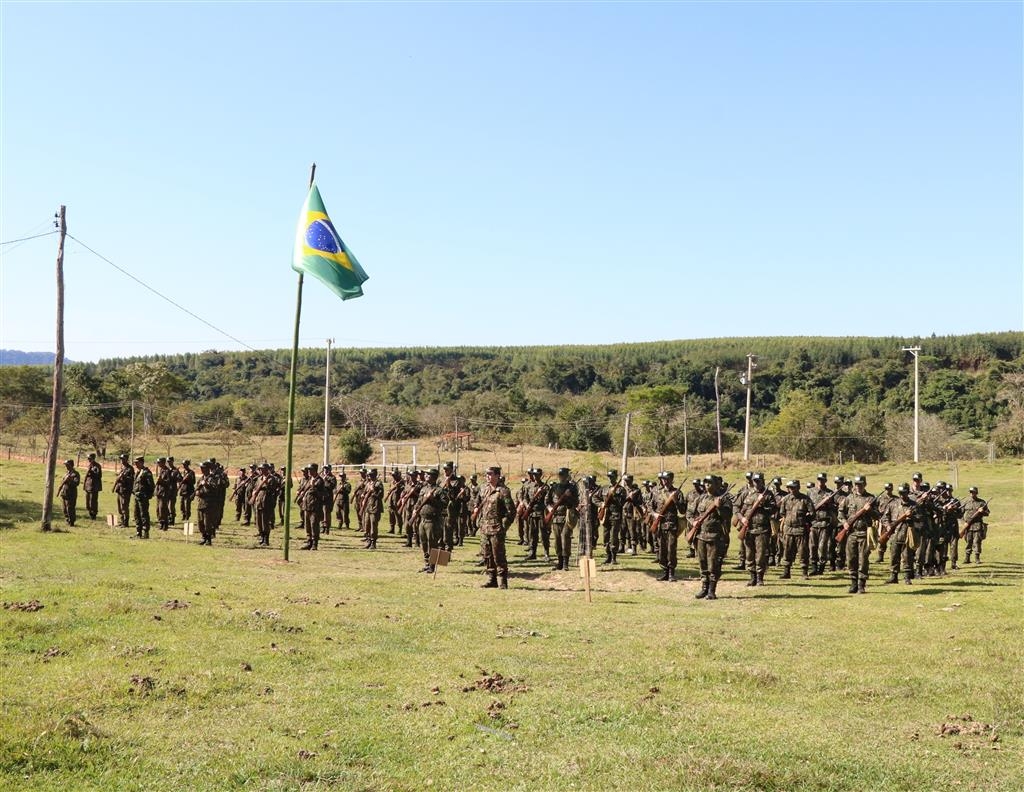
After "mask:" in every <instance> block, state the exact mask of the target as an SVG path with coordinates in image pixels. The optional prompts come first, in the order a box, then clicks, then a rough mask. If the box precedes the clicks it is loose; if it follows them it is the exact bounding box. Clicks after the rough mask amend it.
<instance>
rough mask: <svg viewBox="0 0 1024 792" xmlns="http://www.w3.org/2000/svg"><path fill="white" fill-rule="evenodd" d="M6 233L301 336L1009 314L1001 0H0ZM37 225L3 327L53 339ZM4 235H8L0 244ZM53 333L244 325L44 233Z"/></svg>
mask: <svg viewBox="0 0 1024 792" xmlns="http://www.w3.org/2000/svg"><path fill="white" fill-rule="evenodd" d="M0 8H2V10H0V13H2V38H0V52H2V54H0V59H2V62H0V66H2V106H0V113H2V118H0V121H2V130H0V143H2V150H0V157H2V160H0V225H2V228H0V236H2V238H3V240H8V239H12V238H16V237H19V236H22V235H24V234H26V233H30V232H32V231H37V230H41V229H45V228H46V223H47V221H48V220H49V219H50V218H51V216H52V214H53V212H54V210H55V208H56V206H57V205H58V204H59V203H65V204H66V205H67V207H68V218H69V230H70V232H71V233H72V234H74V235H75V236H77V237H78V238H80V239H81V240H82V241H83V242H85V243H87V244H89V245H90V246H92V247H94V248H96V249H97V250H99V251H100V252H101V253H103V254H104V255H106V256H108V257H109V258H110V259H112V260H113V261H115V262H116V263H117V264H119V265H120V266H122V267H124V268H126V269H128V270H130V271H132V272H133V273H135V274H136V275H137V276H138V277H140V278H141V279H143V280H144V281H146V282H147V283H149V284H150V285H152V286H154V287H156V288H158V289H160V290H161V291H163V292H164V293H166V294H167V295H168V296H170V297H171V298H173V299H175V300H176V301H178V302H180V303H182V304H183V305H185V306H187V307H188V308H189V309H191V310H193V311H195V312H196V313H197V314H199V315H201V316H203V317H204V318H207V319H209V320H210V321H211V322H213V323H214V324H216V325H218V326H219V327H221V328H223V329H225V330H227V331H228V332H230V333H231V334H233V335H235V336H237V337H239V338H241V339H243V340H244V341H246V342H247V343H249V344H251V345H252V346H255V347H259V348H264V347H287V346H289V345H290V343H291V331H292V322H293V311H294V292H295V280H296V276H295V273H293V272H292V270H291V269H290V267H289V262H290V255H291V244H292V237H293V234H294V228H295V222H296V219H297V216H298V211H299V208H300V206H301V204H302V202H303V199H304V197H305V191H306V180H307V178H308V168H309V164H310V162H312V161H314V160H315V161H316V162H317V164H318V171H317V173H318V177H317V183H318V184H319V186H320V190H321V192H322V193H323V196H324V200H325V202H326V204H327V208H328V211H329V212H330V214H331V216H332V218H333V220H334V223H335V225H336V226H337V227H338V229H339V231H340V232H341V234H342V236H343V237H344V239H345V241H346V242H347V243H348V245H349V247H350V248H352V250H353V251H354V252H355V254H356V255H357V256H358V257H359V259H360V261H361V262H362V264H363V266H364V268H365V269H366V270H367V272H368V273H369V275H370V281H369V282H368V283H367V284H366V285H365V293H366V296H365V297H363V298H362V299H358V300H350V301H348V302H345V303H342V302H341V301H340V300H338V299H337V298H335V297H334V296H333V295H332V294H331V293H330V292H328V291H327V289H326V288H324V287H323V286H321V285H320V284H319V283H318V282H316V281H313V280H307V283H306V290H305V301H304V309H303V321H302V343H303V345H304V346H312V345H320V344H322V343H323V339H325V338H327V337H329V336H333V337H335V338H336V339H337V343H338V345H348V346H369V345H375V346H379V345H389V346H390V345H395V346H406V345H449V344H535V343H536V344H558V343H605V342H617V341H641V340H656V339H672V338H694V337H707V336H734V335H889V334H895V335H914V334H921V335H928V334H931V333H933V332H935V333H939V334H945V333H964V332H973V331H988V330H1009V329H1018V330H1019V329H1021V327H1022V322H1024V317H1022V314H1024V307H1022V306H1024V296H1022V295H1024V282H1022V277H1024V276H1022V269H1024V266H1022V259H1024V253H1022V236H1024V230H1022V216H1024V203H1022V148H1024V143H1022V69H1024V65H1022V44H1021V39H1022V6H1021V4H1020V3H1016V2H1008V3H987V4H986V3H978V2H972V3H964V4H956V3H936V4H928V3H899V4H880V3H859V4H839V3H817V4H814V3H791V4H769V3H756V4H744V3H729V4H724V3H722V4H697V3H693V4H674V5H673V4H651V5H640V4H621V5H618V4H599V5H598V4H595V5H586V4H528V5H523V4H480V5H470V4H450V5H429V4H373V5H371V4H359V5H326V4H324V5H299V4H275V5H262V4H261V5H256V4H253V5H245V4H222V5H217V4H166V5H155V4H132V5H129V4H108V5H89V4H64V5H52V4H15V3H10V2H5V3H3V5H2V7H0ZM55 242H56V240H55V238H51V237H48V238H44V239H40V240H33V241H30V242H26V243H24V244H22V245H18V246H17V247H15V246H7V247H4V248H3V255H2V257H0V263H2V283H0V288H2V294H0V346H4V347H8V348H18V349H26V350H47V349H52V348H53V343H54V342H53V330H52V325H53V316H54V307H53V302H54V301H53V292H54V280H53V259H54V252H55V248H56V244H55ZM12 248H14V249H12ZM66 268H67V289H68V296H67V354H68V356H69V357H71V358H73V359H77V360H95V359H98V358H100V357H111V356H120V355H132V354H147V353H156V352H184V351H198V350H203V349H210V348H218V349H236V348H238V346H237V345H236V344H234V343H232V342H230V341H228V340H227V339H225V338H223V337H221V336H219V335H218V334H217V333H215V332H214V331H212V330H211V329H209V328H208V327H205V326H203V325H201V324H199V323H197V322H196V321H195V320H193V319H190V318H189V317H187V316H185V315H183V314H182V313H180V312H178V311H177V310H175V309H174V308H172V307H171V306H169V305H167V304H166V303H163V302H161V301H160V300H159V299H157V298H156V297H154V296H153V295H151V294H150V293H148V292H146V291H144V290H143V289H141V288H140V287H139V286H138V285H137V284H135V283H133V282H132V281H131V280H129V279H127V278H126V277H124V276H123V275H121V274H120V273H118V272H117V271H116V270H114V269H112V268H111V267H110V266H109V265H107V264H105V263H103V262H101V261H99V260H98V259H96V258H94V257H93V256H92V255H91V254H89V253H87V252H86V251H84V250H83V249H82V248H80V247H79V246H78V245H77V244H76V243H74V242H69V243H68V255H67V258H66Z"/></svg>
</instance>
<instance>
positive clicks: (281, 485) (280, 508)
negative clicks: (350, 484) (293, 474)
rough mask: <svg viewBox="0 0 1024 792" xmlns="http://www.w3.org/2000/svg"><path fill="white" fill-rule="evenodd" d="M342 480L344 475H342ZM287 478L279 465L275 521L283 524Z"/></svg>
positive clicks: (285, 470)
mask: <svg viewBox="0 0 1024 792" xmlns="http://www.w3.org/2000/svg"><path fill="white" fill-rule="evenodd" d="M341 475H342V478H344V476H345V474H344V473H342V474H341ZM287 477H288V470H287V469H286V468H285V466H284V465H281V467H280V469H279V470H278V474H277V519H279V520H280V521H281V522H282V523H283V522H284V499H285V498H287V497H288V495H287V493H286V492H285V484H286V479H287Z"/></svg>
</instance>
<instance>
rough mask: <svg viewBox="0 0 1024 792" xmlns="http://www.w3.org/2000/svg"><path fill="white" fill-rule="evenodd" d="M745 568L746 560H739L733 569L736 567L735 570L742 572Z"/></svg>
mask: <svg viewBox="0 0 1024 792" xmlns="http://www.w3.org/2000/svg"><path fill="white" fill-rule="evenodd" d="M746 568H747V562H746V561H740V562H739V563H738V564H737V565H736V566H735V567H734V569H736V570H738V571H740V572H743V571H744V570H745V569H746Z"/></svg>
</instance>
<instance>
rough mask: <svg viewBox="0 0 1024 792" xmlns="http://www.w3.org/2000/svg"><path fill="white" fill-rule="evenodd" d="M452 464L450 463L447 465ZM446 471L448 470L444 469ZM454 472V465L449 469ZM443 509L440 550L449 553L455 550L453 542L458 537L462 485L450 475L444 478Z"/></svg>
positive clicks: (455, 477) (456, 478)
mask: <svg viewBox="0 0 1024 792" xmlns="http://www.w3.org/2000/svg"><path fill="white" fill-rule="evenodd" d="M449 464H452V463H449ZM446 469H448V468H447V467H446ZM451 469H452V470H454V465H453V467H452V468H451ZM441 486H443V487H444V494H445V509H444V517H443V520H442V526H441V527H442V530H443V532H444V538H443V540H442V542H441V549H442V550H448V551H449V552H451V551H452V550H453V549H454V548H455V542H456V541H457V540H458V535H459V515H460V514H461V512H462V484H461V482H460V481H459V477H458V476H456V475H454V474H452V473H450V474H449V475H448V476H446V477H445V480H444V483H443V484H442V485H441Z"/></svg>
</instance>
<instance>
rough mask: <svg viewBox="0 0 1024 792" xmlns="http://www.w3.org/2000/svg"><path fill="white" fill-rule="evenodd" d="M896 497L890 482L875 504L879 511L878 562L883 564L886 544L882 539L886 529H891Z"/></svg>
mask: <svg viewBox="0 0 1024 792" xmlns="http://www.w3.org/2000/svg"><path fill="white" fill-rule="evenodd" d="M898 500H899V498H897V497H896V496H895V495H893V494H892V482H891V481H890V482H889V483H887V484H886V485H885V489H883V490H882V494H880V495H879V496H878V502H877V503H876V504H875V508H876V509H877V510H878V530H879V539H878V558H877V559H876V561H877V562H878V563H879V564H881V563H884V562H885V547H886V542H883V541H882V539H881V537H882V534H883V533H884V532H885V529H886V528H888V527H889V517H890V509H889V506H890V504H892V503H893V502H894V501H898Z"/></svg>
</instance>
